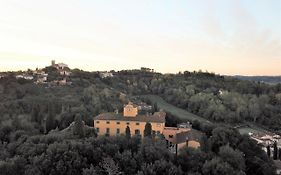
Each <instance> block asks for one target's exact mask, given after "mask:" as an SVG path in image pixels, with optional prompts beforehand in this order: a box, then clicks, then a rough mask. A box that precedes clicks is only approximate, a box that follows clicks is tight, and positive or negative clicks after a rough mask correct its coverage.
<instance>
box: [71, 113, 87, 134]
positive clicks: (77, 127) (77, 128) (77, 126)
mask: <svg viewBox="0 0 281 175" xmlns="http://www.w3.org/2000/svg"><path fill="white" fill-rule="evenodd" d="M73 134H74V135H78V136H79V137H80V138H83V137H84V135H85V133H84V123H83V121H82V118H81V116H80V115H76V117H75V123H74V128H73Z"/></svg>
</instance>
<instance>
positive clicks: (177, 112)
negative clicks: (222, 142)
mask: <svg viewBox="0 0 281 175" xmlns="http://www.w3.org/2000/svg"><path fill="white" fill-rule="evenodd" d="M142 97H145V98H148V99H150V100H151V102H152V103H157V106H158V107H159V108H160V109H163V110H164V111H166V112H170V113H171V114H172V115H174V116H177V117H178V118H180V119H184V120H188V121H193V120H198V121H200V122H203V123H210V124H211V123H212V122H211V121H209V120H206V119H204V118H202V117H200V116H198V115H195V114H192V113H190V112H188V111H186V110H183V109H181V108H178V107H176V106H174V105H172V104H169V103H167V102H166V101H165V100H164V99H163V98H161V97H160V96H157V95H143V96H142Z"/></svg>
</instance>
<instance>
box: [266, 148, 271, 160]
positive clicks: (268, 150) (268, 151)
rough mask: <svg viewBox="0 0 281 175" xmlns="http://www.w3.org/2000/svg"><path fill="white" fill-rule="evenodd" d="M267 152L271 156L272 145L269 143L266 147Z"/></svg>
mask: <svg viewBox="0 0 281 175" xmlns="http://www.w3.org/2000/svg"><path fill="white" fill-rule="evenodd" d="M266 153H267V156H268V157H270V156H271V150H270V146H269V145H267V147H266Z"/></svg>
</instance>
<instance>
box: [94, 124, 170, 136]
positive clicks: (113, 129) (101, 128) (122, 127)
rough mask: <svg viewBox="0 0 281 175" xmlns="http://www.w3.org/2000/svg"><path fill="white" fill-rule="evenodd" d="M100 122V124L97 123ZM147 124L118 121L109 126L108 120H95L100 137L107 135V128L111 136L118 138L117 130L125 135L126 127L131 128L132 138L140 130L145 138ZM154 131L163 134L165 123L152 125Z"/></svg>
mask: <svg viewBox="0 0 281 175" xmlns="http://www.w3.org/2000/svg"><path fill="white" fill-rule="evenodd" d="M97 122H99V123H97ZM117 122H120V124H117ZM127 122H129V125H127ZM136 123H139V125H136ZM145 124H146V122H136V121H118V120H110V121H109V124H107V121H106V120H95V121H94V127H95V128H99V132H98V135H105V134H106V128H109V131H110V132H109V135H110V136H116V135H117V134H116V132H117V128H119V129H120V134H125V131H126V127H127V126H129V127H130V131H131V136H133V135H135V130H136V129H139V130H140V134H141V135H142V136H143V132H144V128H145ZM151 126H152V130H154V131H155V132H157V131H159V132H160V133H161V134H162V132H163V129H164V127H165V123H151Z"/></svg>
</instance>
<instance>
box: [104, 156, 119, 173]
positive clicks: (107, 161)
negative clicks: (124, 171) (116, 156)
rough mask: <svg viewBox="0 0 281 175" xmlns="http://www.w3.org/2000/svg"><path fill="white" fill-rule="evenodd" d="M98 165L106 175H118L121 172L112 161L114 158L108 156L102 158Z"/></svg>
mask: <svg viewBox="0 0 281 175" xmlns="http://www.w3.org/2000/svg"><path fill="white" fill-rule="evenodd" d="M100 166H101V167H102V168H103V170H104V171H105V172H106V173H107V174H108V175H118V174H121V172H120V171H119V167H118V165H117V164H116V163H115V162H114V160H113V159H112V158H110V157H106V158H103V160H102V163H100Z"/></svg>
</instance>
